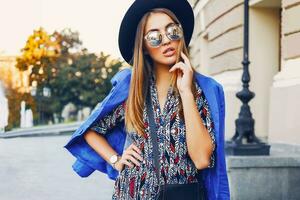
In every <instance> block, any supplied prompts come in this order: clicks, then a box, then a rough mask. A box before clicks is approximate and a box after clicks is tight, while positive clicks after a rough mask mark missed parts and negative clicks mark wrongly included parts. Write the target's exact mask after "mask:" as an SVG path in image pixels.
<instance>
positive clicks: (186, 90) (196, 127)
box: [169, 52, 214, 169]
mask: <svg viewBox="0 0 300 200" xmlns="http://www.w3.org/2000/svg"><path fill="white" fill-rule="evenodd" d="M181 57H182V58H183V60H184V62H178V63H176V64H175V65H174V66H172V68H171V69H170V70H169V71H170V72H172V71H174V70H175V69H177V70H176V72H177V73H178V76H177V87H178V90H179V93H180V97H181V99H182V105H183V112H184V121H185V127H186V142H187V148H188V153H189V156H190V157H191V159H192V161H193V162H194V164H195V166H196V168H197V169H203V168H207V167H208V166H209V165H210V160H211V159H210V158H211V155H212V153H213V149H214V147H213V142H212V138H211V136H210V134H209V132H208V130H207V129H206V127H205V126H204V124H203V122H202V119H201V116H200V114H199V111H198V108H197V105H196V102H195V100H194V96H193V93H192V90H191V85H192V78H193V70H192V67H191V64H190V61H189V59H188V57H187V56H186V55H185V54H184V53H182V52H181Z"/></svg>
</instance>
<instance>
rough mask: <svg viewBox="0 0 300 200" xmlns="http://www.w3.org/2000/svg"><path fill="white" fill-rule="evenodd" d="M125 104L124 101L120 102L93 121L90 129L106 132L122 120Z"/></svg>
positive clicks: (101, 132) (103, 133)
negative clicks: (107, 112)
mask: <svg viewBox="0 0 300 200" xmlns="http://www.w3.org/2000/svg"><path fill="white" fill-rule="evenodd" d="M125 104H126V102H125V101H124V102H123V103H122V104H120V105H118V106H117V107H116V108H114V109H113V110H112V111H111V112H110V113H109V114H107V115H106V116H104V117H102V118H101V119H98V120H96V121H95V122H93V124H92V125H91V127H90V129H91V130H93V131H95V132H97V133H99V134H102V135H105V134H107V133H108V132H109V130H111V129H112V128H114V127H115V126H116V125H117V124H118V123H120V122H122V121H123V120H124V118H125Z"/></svg>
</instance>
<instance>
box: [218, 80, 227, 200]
mask: <svg viewBox="0 0 300 200" xmlns="http://www.w3.org/2000/svg"><path fill="white" fill-rule="evenodd" d="M218 90H219V102H220V104H219V106H220V108H219V109H220V141H219V142H220V143H221V144H220V145H222V148H223V149H224V145H225V144H224V143H225V97H224V90H223V87H222V85H221V84H219V85H218ZM220 161H221V163H222V164H221V170H220V174H219V194H218V199H220V200H229V199H230V192H229V184H228V177H227V169H226V160H225V149H224V154H222V157H221V158H220Z"/></svg>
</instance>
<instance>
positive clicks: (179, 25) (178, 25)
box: [144, 23, 184, 48]
mask: <svg viewBox="0 0 300 200" xmlns="http://www.w3.org/2000/svg"><path fill="white" fill-rule="evenodd" d="M174 25H176V26H177V27H179V28H180V29H181V32H182V36H181V37H180V38H179V39H171V38H169V37H168V34H167V33H164V35H165V36H167V38H168V39H169V40H170V41H176V40H180V39H181V38H183V36H184V35H183V28H182V26H181V24H179V23H173V24H170V25H169V26H174ZM169 26H168V27H169ZM168 27H167V28H166V29H168ZM151 32H159V34H160V35H162V36H163V34H162V33H161V31H149V32H148V33H147V34H146V35H145V36H144V39H145V40H146V41H147V42H148V44H149V46H150V47H152V48H158V47H160V46H161V44H162V41H161V42H160V43H159V44H158V45H157V46H152V45H151V44H150V42H149V40H148V39H147V36H148V35H149V34H150V33H151Z"/></svg>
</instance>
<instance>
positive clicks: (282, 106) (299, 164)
mask: <svg viewBox="0 0 300 200" xmlns="http://www.w3.org/2000/svg"><path fill="white" fill-rule="evenodd" d="M189 2H190V3H191V5H192V6H193V9H194V14H195V29H194V34H193V38H192V41H191V43H190V56H191V60H192V64H193V66H194V67H195V68H196V69H197V71H199V72H201V73H203V74H205V75H208V76H211V77H213V78H215V79H216V80H217V81H218V82H220V83H221V84H222V85H223V87H224V91H225V100H226V121H225V123H226V124H225V139H226V140H230V139H231V137H232V136H233V135H234V133H235V120H236V119H237V118H238V113H239V112H240V107H241V104H242V103H241V101H240V100H239V99H238V98H237V97H236V93H237V92H238V91H241V89H242V82H241V77H242V71H243V65H242V60H243V40H244V38H243V37H244V33H243V28H244V27H243V25H244V0H222V1H221V0H189ZM299 19H300V0H249V60H250V65H249V71H250V76H251V81H250V83H249V84H250V90H251V91H252V92H254V93H255V97H254V98H253V99H252V100H251V101H250V103H249V105H250V106H251V112H252V114H253V118H254V120H255V134H256V136H257V137H258V138H260V139H261V140H262V141H266V142H267V143H269V144H271V155H270V156H260V157H259V156H253V157H252V156H246V157H245V156H244V157H243V156H240V157H238V156H227V167H228V175H229V181H230V186H231V197H232V199H247V200H249V199H300V192H299V189H297V187H296V186H297V185H299V184H300V151H299V149H300V148H299V147H300V123H299V122H298V121H299V119H300V100H299V99H300V20H299ZM279 180H280V181H279ZM250 184H251V187H250Z"/></svg>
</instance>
